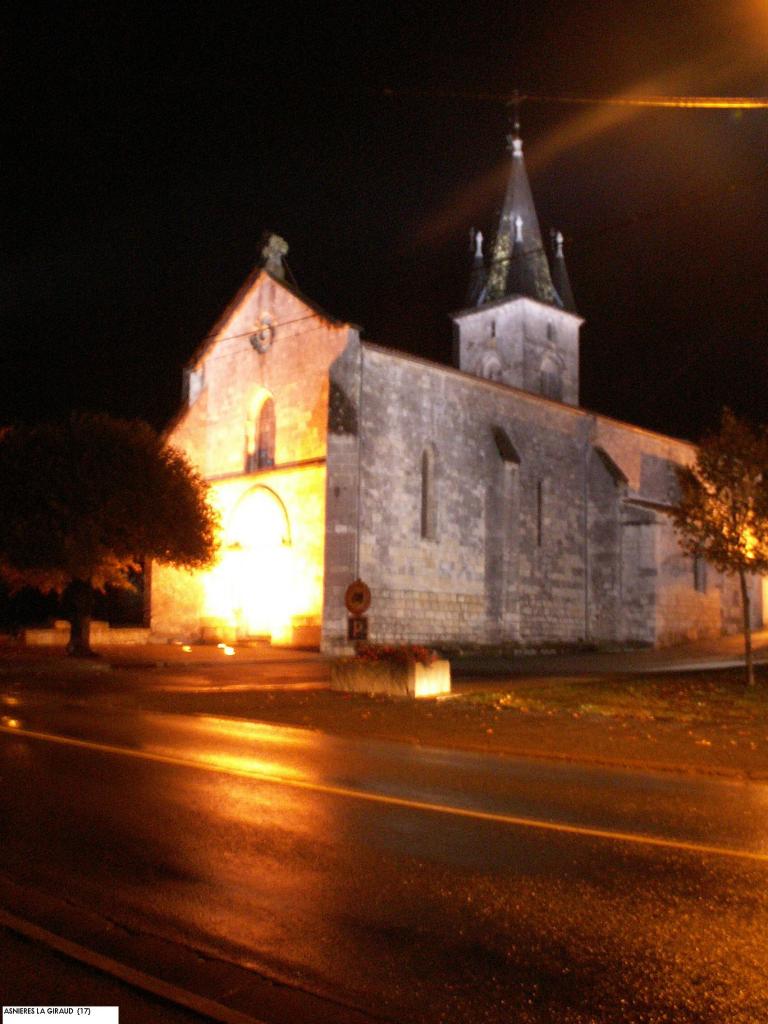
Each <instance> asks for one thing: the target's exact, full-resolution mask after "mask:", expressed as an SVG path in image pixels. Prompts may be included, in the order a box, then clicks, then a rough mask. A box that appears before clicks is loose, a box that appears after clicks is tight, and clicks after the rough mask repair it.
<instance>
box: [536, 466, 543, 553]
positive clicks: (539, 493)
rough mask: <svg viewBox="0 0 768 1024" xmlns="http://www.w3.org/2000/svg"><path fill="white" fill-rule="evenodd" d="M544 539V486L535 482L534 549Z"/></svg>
mask: <svg viewBox="0 0 768 1024" xmlns="http://www.w3.org/2000/svg"><path fill="white" fill-rule="evenodd" d="M543 539H544V485H543V482H542V481H541V480H537V481H536V547H538V548H540V547H541V543H542V540H543Z"/></svg>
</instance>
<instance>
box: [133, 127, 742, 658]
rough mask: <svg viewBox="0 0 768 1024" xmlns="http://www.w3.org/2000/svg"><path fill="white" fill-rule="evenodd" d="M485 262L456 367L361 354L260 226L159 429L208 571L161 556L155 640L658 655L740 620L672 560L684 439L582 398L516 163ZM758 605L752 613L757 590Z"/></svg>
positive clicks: (717, 586)
mask: <svg viewBox="0 0 768 1024" xmlns="http://www.w3.org/2000/svg"><path fill="white" fill-rule="evenodd" d="M510 155H511V173H510V181H509V187H508V189H507V194H506V198H505V202H504V207H503V210H502V215H501V221H500V225H499V230H498V233H497V237H496V239H495V242H494V246H493V249H492V253H491V259H490V263H488V264H487V265H486V262H485V260H484V257H483V253H482V240H481V239H480V238H478V239H477V244H476V251H475V257H474V265H473V268H472V272H471V283H470V289H469V296H468V301H467V307H466V308H465V309H463V310H461V311H460V312H458V313H456V314H454V316H453V323H454V363H455V366H454V367H453V368H451V367H448V366H443V365H438V364H435V363H431V362H428V361H426V360H423V359H418V358H416V357H413V356H407V355H404V354H402V353H398V352H395V351H393V350H391V349H387V348H383V347H380V346H377V345H374V344H371V343H368V342H361V341H360V338H359V333H358V331H357V329H356V328H355V327H353V326H351V325H349V324H344V323H340V322H338V321H335V320H334V319H332V318H331V317H329V316H327V315H326V314H324V313H323V312H322V311H321V310H319V309H318V308H317V307H316V306H314V305H313V304H312V303H311V302H309V301H308V300H307V299H305V298H304V297H302V296H301V295H300V293H298V292H297V291H296V289H295V288H294V287H293V286H291V285H289V284H288V283H286V281H285V279H284V273H285V272H284V266H283V260H282V258H283V256H284V254H285V251H286V248H287V247H286V246H285V243H283V242H282V240H281V239H278V238H276V237H275V236H272V238H271V239H270V241H269V243H268V244H267V246H266V247H265V250H264V265H263V266H261V267H260V268H257V270H256V271H254V272H253V274H252V275H251V277H250V278H249V279H248V281H246V283H245V285H244V286H243V288H242V289H241V291H240V293H239V294H238V295H237V296H236V298H235V299H234V301H233V302H232V304H231V305H230V307H229V308H228V309H227V310H226V311H225V313H224V314H223V316H222V317H221V319H220V320H219V322H218V323H217V324H216V326H215V327H214V329H213V331H212V332H211V334H210V336H209V338H208V339H207V340H206V341H205V343H204V345H203V346H202V347H201V348H200V349H199V350H198V352H197V353H196V354H195V356H194V357H193V359H192V361H191V362H190V364H189V366H188V368H187V371H186V377H185V381H186V404H185V408H184V409H183V410H182V412H181V413H180V415H179V417H178V419H177V421H176V423H175V424H174V426H173V427H172V429H171V431H170V438H169V439H170V441H171V443H173V444H175V445H177V446H179V447H180V448H182V449H183V450H184V451H185V452H187V454H188V455H189V456H190V458H191V460H192V462H193V463H194V464H195V465H196V466H197V467H198V468H199V469H200V470H201V472H202V473H203V475H204V476H205V477H206V479H208V480H209V481H210V484H211V488H212V497H213V500H214V502H215V504H216V506H217V507H218V509H219V511H220V513H221V522H222V534H221V547H220V556H219V560H218V563H217V565H216V566H215V568H213V569H212V570H211V571H209V572H206V573H197V574H190V573H187V572H183V571H178V570H173V569H168V568H163V567H155V568H154V571H153V574H152V627H153V630H154V632H155V633H156V634H158V635H163V636H176V637H179V638H187V639H194V638H202V639H216V640H237V639H245V638H250V637H268V638H270V639H271V640H272V641H273V642H275V643H284V644H300V645H310V644H317V643H320V642H321V643H322V646H323V648H324V649H325V650H327V651H334V650H340V649H343V648H345V647H346V646H347V613H346V610H345V607H344V591H345V589H346V587H347V586H348V584H349V583H350V582H352V581H353V580H355V579H363V580H364V581H365V582H366V583H367V584H368V586H369V587H370V589H371V592H372V597H373V600H372V604H371V608H370V612H369V613H368V621H369V633H370V639H372V640H373V641H381V642H400V641H412V642H419V643H427V644H435V645H466V644H469V643H473V644H521V645H547V644H573V643H596V644H615V643H619V644H626V643H637V644H652V645H660V644H666V643H672V642H675V641H679V640H683V639H690V638H694V637H699V636H706V635H715V634H718V633H720V632H722V631H729V630H734V629H738V628H739V625H740V622H739V618H740V604H739V594H738V590H737V586H736V584H735V582H734V581H733V580H731V579H730V578H727V577H722V576H720V575H719V574H717V573H716V572H715V571H714V570H713V569H712V568H711V567H709V566H704V565H703V564H702V563H700V562H698V560H694V559H691V558H690V557H688V556H686V555H684V554H683V553H682V551H681V549H680V547H679V545H678V543H677V540H676V538H675V535H674V532H673V529H672V525H671V522H670V520H669V517H668V516H667V515H666V513H665V509H668V508H669V505H670V503H671V502H673V501H674V499H675V486H676V484H675V475H674V465H675V464H680V463H688V462H691V461H692V460H693V458H694V456H695V449H694V448H693V446H692V445H690V444H688V443H686V442H683V441H678V440H676V439H674V438H670V437H665V436H664V435H661V434H657V433H653V432H651V431H646V430H643V429H641V428H638V427H633V426H631V425H629V424H625V423H621V422H618V421H616V420H612V419H609V418H607V417H604V416H599V415H596V414H593V413H590V412H588V411H586V410H584V409H582V408H580V407H579V329H580V325H581V323H582V321H581V319H580V317H578V315H577V314H576V312H575V308H574V302H573V295H572V292H571V288H570V284H569V281H568V275H567V272H566V269H565V262H564V257H563V247H562V237H561V236H559V235H554V236H553V252H552V254H551V257H548V256H547V254H546V250H545V247H544V245H543V243H542V238H541V232H540V229H539V224H538V220H537V217H536V211H535V208H534V204H533V200H532V197H531V193H530V188H529V185H528V181H527V177H526V173H525V166H524V162H523V151H522V143H521V141H520V140H519V138H517V137H516V138H513V139H510ZM753 608H754V614H755V618H756V623H759V622H762V593H761V587H760V585H759V581H756V582H755V585H754V593H753Z"/></svg>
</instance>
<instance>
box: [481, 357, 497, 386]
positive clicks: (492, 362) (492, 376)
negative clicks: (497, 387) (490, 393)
mask: <svg viewBox="0 0 768 1024" xmlns="http://www.w3.org/2000/svg"><path fill="white" fill-rule="evenodd" d="M480 376H481V377H485V379H486V380H494V381H500V380H501V379H502V369H501V362H500V361H499V357H498V356H497V355H496V353H495V352H491V353H488V354H487V355H486V356H485V358H484V359H483V365H482V368H481V371H480Z"/></svg>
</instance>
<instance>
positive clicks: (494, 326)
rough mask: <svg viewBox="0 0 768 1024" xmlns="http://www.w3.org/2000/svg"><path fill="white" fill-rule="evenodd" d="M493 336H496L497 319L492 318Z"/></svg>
mask: <svg viewBox="0 0 768 1024" xmlns="http://www.w3.org/2000/svg"><path fill="white" fill-rule="evenodd" d="M490 336H491V337H492V338H495V337H496V321H495V320H491V335H490Z"/></svg>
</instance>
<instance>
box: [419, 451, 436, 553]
mask: <svg viewBox="0 0 768 1024" xmlns="http://www.w3.org/2000/svg"><path fill="white" fill-rule="evenodd" d="M435 498H436V495H435V452H434V448H432V447H431V446H429V447H427V448H425V449H424V451H423V452H422V453H421V536H422V539H423V540H434V539H435V537H436V536H437V502H436V500H435Z"/></svg>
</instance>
